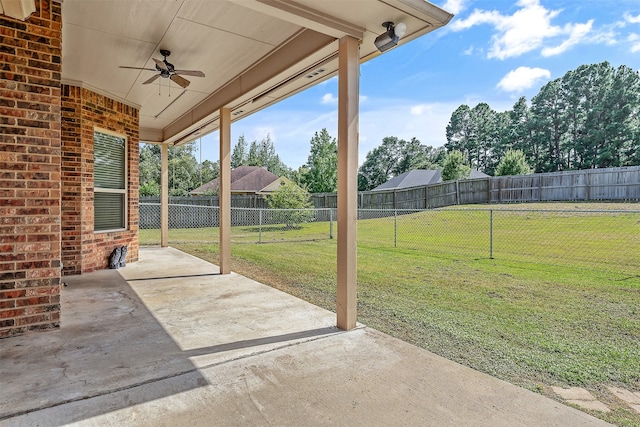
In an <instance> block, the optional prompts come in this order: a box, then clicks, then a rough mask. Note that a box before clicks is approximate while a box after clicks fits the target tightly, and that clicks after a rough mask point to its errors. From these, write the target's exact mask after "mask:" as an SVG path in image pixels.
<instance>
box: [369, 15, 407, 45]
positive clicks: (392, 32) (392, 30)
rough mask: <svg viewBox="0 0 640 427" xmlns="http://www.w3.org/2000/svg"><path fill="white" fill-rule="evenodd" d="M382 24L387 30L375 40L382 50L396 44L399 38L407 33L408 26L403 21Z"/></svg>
mask: <svg viewBox="0 0 640 427" xmlns="http://www.w3.org/2000/svg"><path fill="white" fill-rule="evenodd" d="M382 26H383V27H385V28H386V29H387V31H385V32H384V33H382V34H380V35H379V36H378V37H376V41H375V42H374V43H375V45H376V47H377V48H378V50H379V51H380V52H384V51H385V50H389V49H391V48H392V47H394V46H396V45H397V44H398V40H400V38H402V36H404V35H405V34H406V33H407V26H406V25H405V24H404V23H402V22H399V23H398V25H395V24H394V23H393V22H391V21H387V22H385V23H383V24H382Z"/></svg>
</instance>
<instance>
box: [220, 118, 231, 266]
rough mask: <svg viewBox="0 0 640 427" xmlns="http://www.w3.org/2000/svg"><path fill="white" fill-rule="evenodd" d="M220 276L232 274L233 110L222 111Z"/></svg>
mask: <svg viewBox="0 0 640 427" xmlns="http://www.w3.org/2000/svg"><path fill="white" fill-rule="evenodd" d="M219 200H220V203H219V204H220V215H219V220H220V274H229V273H231V110H230V109H229V108H224V107H223V108H221V109H220V194H219Z"/></svg>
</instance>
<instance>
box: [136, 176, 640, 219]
mask: <svg viewBox="0 0 640 427" xmlns="http://www.w3.org/2000/svg"><path fill="white" fill-rule="evenodd" d="M638 200H640V166H627V167H620V168H607V169H586V170H577V171H565V172H550V173H541V174H532V175H521V176H497V177H488V178H478V179H467V180H460V181H449V182H443V183H440V184H431V185H424V186H419V187H411V188H406V189H400V190H381V191H363V192H360V193H358V208H359V209H433V208H441V207H445V206H453V205H466V204H479V203H522V202H551V201H553V202H558V201H638ZM140 202H141V203H159V202H160V199H159V198H157V197H141V198H140ZM169 203H172V204H188V205H203V206H218V196H197V197H170V198H169ZM311 203H312V204H313V206H314V207H316V208H336V207H337V206H338V197H337V195H336V193H318V194H312V195H311ZM231 205H232V206H233V207H238V208H268V205H267V203H266V200H264V198H263V197H262V196H260V195H232V196H231Z"/></svg>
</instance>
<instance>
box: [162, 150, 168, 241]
mask: <svg viewBox="0 0 640 427" xmlns="http://www.w3.org/2000/svg"><path fill="white" fill-rule="evenodd" d="M160 246H162V247H163V248H166V247H167V246H169V146H168V145H167V144H162V145H161V146H160Z"/></svg>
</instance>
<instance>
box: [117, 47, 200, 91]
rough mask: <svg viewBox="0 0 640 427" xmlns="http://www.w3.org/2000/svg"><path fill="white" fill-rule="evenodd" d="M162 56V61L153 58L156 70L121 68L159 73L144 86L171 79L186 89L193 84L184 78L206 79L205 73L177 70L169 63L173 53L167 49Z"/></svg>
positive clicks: (162, 51)
mask: <svg viewBox="0 0 640 427" xmlns="http://www.w3.org/2000/svg"><path fill="white" fill-rule="evenodd" d="M160 54H161V55H162V56H163V58H162V60H160V59H156V58H152V59H153V61H154V62H155V63H156V67H155V68H143V67H127V66H124V65H121V66H120V68H128V69H133V70H147V71H159V74H155V75H153V76H152V77H150V78H149V79H147V80H145V81H144V82H142V84H143V85H148V84H150V83H153V82H155V81H156V80H157V79H158V78H160V77H162V78H165V79H170V80H172V81H173V82H174V83H176V84H177V85H178V86H180V87H181V88H183V89H186V88H187V86H189V84H190V83H191V82H190V81H189V80H187V79H185V78H184V77H182V76H193V77H204V73H203V72H202V71H195V70H176V69H175V67H174V65H173V64H172V63H170V62H169V61H167V57H168V56H169V55H171V51H169V50H167V49H160Z"/></svg>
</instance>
